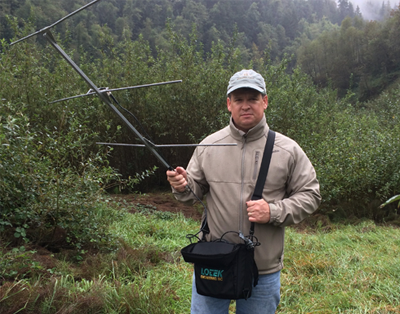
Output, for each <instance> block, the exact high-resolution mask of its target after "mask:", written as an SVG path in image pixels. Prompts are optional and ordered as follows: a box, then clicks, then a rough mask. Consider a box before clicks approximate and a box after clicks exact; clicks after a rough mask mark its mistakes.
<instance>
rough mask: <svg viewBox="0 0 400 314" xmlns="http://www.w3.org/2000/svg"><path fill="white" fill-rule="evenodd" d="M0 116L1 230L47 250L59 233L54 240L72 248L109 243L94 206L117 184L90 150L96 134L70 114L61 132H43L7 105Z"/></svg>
mask: <svg viewBox="0 0 400 314" xmlns="http://www.w3.org/2000/svg"><path fill="white" fill-rule="evenodd" d="M24 109H26V108H24ZM0 111H1V112H2V116H3V117H5V119H2V120H1V121H0V156H1V158H0V160H1V163H0V177H1V178H2V179H1V180H0V195H1V198H0V208H1V216H0V221H1V226H0V227H1V229H2V231H3V232H5V233H6V234H7V232H8V230H10V231H11V230H14V231H13V234H14V237H15V238H16V240H19V239H24V240H25V241H27V239H30V240H32V241H33V242H36V243H41V244H47V245H49V246H54V245H55V242H57V240H56V239H55V234H59V233H61V234H60V235H59V236H61V238H59V239H58V241H62V242H64V245H69V246H72V247H76V248H82V247H84V246H88V245H90V246H100V245H101V244H102V243H105V242H108V241H109V236H108V235H107V234H106V232H105V229H104V227H105V226H104V225H103V224H102V220H101V219H99V215H98V213H97V212H98V211H99V204H98V201H99V199H100V197H101V195H102V193H103V190H104V188H106V187H107V184H108V183H109V182H111V181H115V180H120V179H119V176H118V174H117V173H116V172H115V171H114V170H113V169H112V168H111V167H109V166H108V161H107V159H106V153H104V152H101V151H98V152H97V153H95V152H93V151H90V149H89V146H90V145H92V142H93V141H94V139H95V138H96V133H94V132H93V131H91V130H90V128H89V127H88V126H87V125H85V124H83V123H84V122H83V121H80V119H79V118H78V117H76V116H75V117H74V116H73V115H72V117H71V120H70V123H69V126H68V127H67V128H66V129H65V130H64V132H61V131H58V130H53V131H49V130H47V132H46V133H42V131H37V130H35V128H34V127H33V126H32V125H30V122H29V119H28V118H27V117H26V115H24V114H23V112H22V111H19V110H15V109H14V108H13V107H12V105H11V104H9V103H8V104H4V105H2V106H1V108H0ZM19 242H20V241H19ZM59 245H61V246H62V245H63V244H59Z"/></svg>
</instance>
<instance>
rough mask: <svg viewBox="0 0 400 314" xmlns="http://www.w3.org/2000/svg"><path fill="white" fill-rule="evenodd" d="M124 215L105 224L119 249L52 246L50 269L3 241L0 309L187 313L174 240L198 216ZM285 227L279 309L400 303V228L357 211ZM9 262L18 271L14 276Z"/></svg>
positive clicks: (389, 308) (373, 308) (184, 278)
mask: <svg viewBox="0 0 400 314" xmlns="http://www.w3.org/2000/svg"><path fill="white" fill-rule="evenodd" d="M122 218H123V219H118V221H115V222H111V223H110V225H109V228H110V230H112V232H113V234H114V235H115V236H116V238H117V239H119V242H118V243H113V245H116V247H118V249H117V250H115V251H114V252H108V253H104V252H103V253H101V252H94V253H90V252H88V253H87V254H86V255H85V256H84V258H83V260H82V261H81V262H79V263H77V262H76V261H72V260H69V259H67V258H65V256H66V255H65V254H64V255H62V254H61V253H60V254H53V255H54V260H55V261H54V263H55V267H53V268H52V269H48V270H46V269H44V268H45V267H42V266H41V264H40V262H38V261H37V260H34V257H35V252H34V251H33V250H22V251H19V250H14V251H8V250H6V248H5V244H4V243H3V245H1V246H0V250H1V251H2V252H3V253H2V254H0V268H1V273H0V275H1V277H2V278H6V274H7V276H8V277H7V278H8V280H2V285H1V286H0V313H1V314H6V313H7V314H8V313H43V314H46V313H83V314H84V313H115V314H117V313H118V314H119V313H189V310H190V294H191V279H192V268H191V266H190V265H189V264H187V263H185V262H184V261H183V260H182V258H181V257H180V253H179V250H180V248H182V247H183V246H185V245H187V244H188V240H187V239H186V238H185V236H186V234H188V233H193V232H196V231H197V229H198V222H196V221H193V220H191V219H186V218H184V217H183V216H182V215H181V214H170V213H160V212H156V211H154V209H152V208H139V209H138V210H137V211H136V213H134V214H132V213H128V212H125V213H124V214H123V217H122ZM286 230H287V231H286V246H285V259H284V261H285V268H284V269H283V271H282V277H281V278H282V279H281V281H282V290H281V296H282V298H281V304H280V306H279V308H278V311H277V313H357V314H358V313H377V314H378V313H379V314H384V313H400V285H399V282H400V263H398V259H399V256H400V252H399V251H400V249H399V247H400V229H398V228H393V227H388V226H385V227H384V226H376V225H375V224H374V223H373V222H372V221H363V222H361V223H358V224H355V225H354V224H353V225H350V224H348V225H344V224H329V228H326V227H318V226H317V227H315V228H314V229H311V228H309V229H306V230H302V231H301V232H300V231H298V230H296V229H294V228H287V229H286ZM1 243H2V242H0V244H1ZM12 262H14V263H12ZM15 263H19V264H21V267H25V268H26V272H27V274H26V275H25V276H21V271H20V269H19V272H18V275H17V276H16V277H15V278H13V279H12V274H13V272H15ZM22 264H23V265H22ZM13 266H14V268H13ZM233 308H234V306H232V309H233Z"/></svg>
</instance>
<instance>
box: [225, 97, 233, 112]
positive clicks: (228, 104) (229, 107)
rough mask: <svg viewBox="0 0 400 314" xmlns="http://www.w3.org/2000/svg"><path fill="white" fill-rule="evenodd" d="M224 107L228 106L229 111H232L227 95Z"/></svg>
mask: <svg viewBox="0 0 400 314" xmlns="http://www.w3.org/2000/svg"><path fill="white" fill-rule="evenodd" d="M226 107H227V108H228V111H229V112H232V109H231V99H230V98H229V97H227V98H226Z"/></svg>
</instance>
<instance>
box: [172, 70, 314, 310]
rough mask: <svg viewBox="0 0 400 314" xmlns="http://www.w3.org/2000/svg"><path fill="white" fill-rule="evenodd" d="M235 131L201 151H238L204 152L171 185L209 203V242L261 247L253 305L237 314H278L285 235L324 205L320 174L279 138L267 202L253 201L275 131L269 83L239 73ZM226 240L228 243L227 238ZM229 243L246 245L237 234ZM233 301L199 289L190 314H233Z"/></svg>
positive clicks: (213, 138) (232, 87)
mask: <svg viewBox="0 0 400 314" xmlns="http://www.w3.org/2000/svg"><path fill="white" fill-rule="evenodd" d="M227 96H228V97H227V107H228V110H229V111H230V113H231V119H230V124H229V126H227V127H225V128H224V129H222V130H220V131H218V132H216V133H214V134H212V135H210V136H208V137H207V138H206V139H205V140H204V141H203V143H237V146H200V147H198V148H197V149H196V150H195V152H194V154H193V156H192V158H191V160H190V162H189V165H188V167H187V170H185V169H184V168H182V167H177V168H176V170H175V171H167V179H168V181H169V182H170V184H171V186H172V190H173V193H174V195H175V197H176V198H177V199H178V200H180V201H195V198H194V196H193V194H191V193H190V192H189V191H188V189H186V188H185V187H186V185H187V184H188V185H189V186H190V187H191V189H192V190H193V191H194V193H195V194H196V195H197V196H198V197H200V198H202V197H203V196H204V195H205V196H206V199H207V207H208V211H207V213H208V217H207V221H208V225H209V228H210V234H208V235H207V240H215V239H218V238H220V237H221V235H222V234H223V233H225V232H227V231H241V232H242V233H243V234H245V235H247V234H249V229H250V224H251V222H254V223H256V225H255V233H254V235H255V236H256V237H257V239H258V241H259V242H260V243H261V245H260V246H258V247H256V248H255V261H256V264H257V267H258V270H259V275H260V277H259V282H258V285H257V286H256V287H255V288H254V289H253V292H252V295H251V297H250V298H249V299H248V300H237V302H236V313H241V314H252V313H257V314H260V313H268V314H270V313H275V311H276V308H277V306H278V304H279V301H280V271H281V269H282V268H283V248H284V227H285V226H289V225H292V224H296V223H299V222H300V221H302V220H303V219H304V218H305V217H307V216H308V215H309V214H311V213H313V212H314V211H315V210H316V209H317V207H318V206H319V204H320V201H321V197H320V193H319V183H318V181H317V178H316V173H315V170H314V168H313V166H312V164H311V162H310V161H309V159H308V158H307V156H306V155H305V153H304V152H303V150H302V149H301V148H300V146H299V145H298V144H297V143H296V142H294V141H293V140H291V139H289V138H288V137H286V136H284V135H282V134H280V133H276V138H275V144H274V149H273V153H272V158H271V163H270V168H269V172H268V176H267V179H266V182H265V187H264V190H263V199H261V200H257V201H250V199H251V196H252V194H253V191H254V187H255V184H256V181H257V177H258V173H259V168H260V164H261V160H262V154H263V151H264V147H265V144H266V140H267V135H268V131H269V127H268V125H267V123H266V118H265V114H264V111H265V110H266V109H267V107H268V96H267V93H266V88H265V82H264V79H263V77H262V76H261V75H260V74H259V73H257V72H255V71H253V70H242V71H240V72H237V73H235V74H234V75H233V76H232V77H231V79H230V81H229V85H228V89H227ZM229 236H230V238H229ZM224 238H226V237H224ZM227 240H229V241H232V242H241V240H240V239H239V238H238V237H237V236H235V235H234V234H233V233H230V234H228V238H227ZM229 303H230V300H224V299H217V298H212V297H206V296H202V295H199V294H198V293H197V292H196V287H195V284H194V283H193V290H192V305H191V311H192V313H199V314H200V313H201V314H205V313H210V314H211V313H212V314H220V313H221V314H222V313H224V314H226V313H228V308H229Z"/></svg>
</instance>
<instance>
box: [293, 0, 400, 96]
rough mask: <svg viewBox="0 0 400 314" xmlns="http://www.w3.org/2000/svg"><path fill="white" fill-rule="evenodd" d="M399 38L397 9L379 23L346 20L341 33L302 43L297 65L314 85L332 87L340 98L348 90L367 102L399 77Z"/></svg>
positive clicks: (335, 32) (358, 19)
mask: <svg viewBox="0 0 400 314" xmlns="http://www.w3.org/2000/svg"><path fill="white" fill-rule="evenodd" d="M399 38H400V8H398V7H396V8H395V9H394V10H392V13H391V15H390V17H388V18H387V19H386V20H384V21H382V22H377V21H369V22H366V21H364V20H362V19H361V18H360V17H355V18H353V19H351V18H350V17H347V18H345V19H344V20H343V21H342V23H341V26H340V29H333V30H331V31H329V30H327V31H325V32H323V33H322V34H321V35H320V36H318V37H316V38H312V40H303V41H302V45H301V46H299V49H298V60H297V62H298V64H299V65H301V67H302V69H303V70H304V71H305V72H306V73H308V74H309V75H310V76H311V77H312V78H313V81H314V82H315V83H316V84H318V85H321V86H328V85H331V86H332V87H333V88H337V89H338V91H339V95H340V96H345V94H346V92H347V89H349V88H350V89H352V90H353V91H354V92H355V93H356V97H357V98H358V99H359V100H361V101H366V100H368V99H370V98H371V97H376V96H377V95H379V94H380V93H381V92H382V91H383V90H384V89H385V88H386V87H388V86H390V85H391V84H392V83H393V82H395V81H396V79H397V78H398V77H399V70H400V59H399V52H400V50H399V49H400V40H399ZM310 39H311V38H310Z"/></svg>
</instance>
